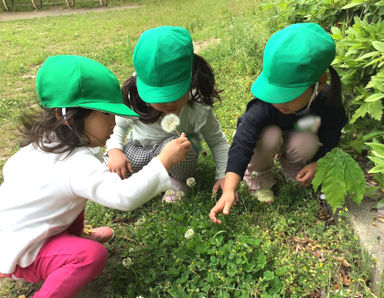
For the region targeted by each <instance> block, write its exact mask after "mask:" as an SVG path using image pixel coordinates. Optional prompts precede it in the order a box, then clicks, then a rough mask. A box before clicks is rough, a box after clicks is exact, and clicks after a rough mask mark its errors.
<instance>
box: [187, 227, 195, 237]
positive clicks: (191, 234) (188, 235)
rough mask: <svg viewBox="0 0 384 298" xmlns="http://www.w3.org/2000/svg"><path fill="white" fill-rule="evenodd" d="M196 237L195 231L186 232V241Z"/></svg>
mask: <svg viewBox="0 0 384 298" xmlns="http://www.w3.org/2000/svg"><path fill="white" fill-rule="evenodd" d="M194 235H195V232H194V231H193V229H188V230H187V231H186V232H185V234H184V237H185V239H191V238H192V237H193V236H194Z"/></svg>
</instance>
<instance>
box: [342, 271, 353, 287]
mask: <svg viewBox="0 0 384 298" xmlns="http://www.w3.org/2000/svg"><path fill="white" fill-rule="evenodd" d="M341 276H342V278H343V285H344V286H346V287H349V285H350V284H351V279H350V278H349V276H347V275H345V274H343V273H341Z"/></svg>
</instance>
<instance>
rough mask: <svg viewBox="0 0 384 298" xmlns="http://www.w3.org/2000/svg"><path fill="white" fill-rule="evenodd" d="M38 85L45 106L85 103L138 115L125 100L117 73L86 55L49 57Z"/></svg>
mask: <svg viewBox="0 0 384 298" xmlns="http://www.w3.org/2000/svg"><path fill="white" fill-rule="evenodd" d="M36 89H37V95H38V96H39V99H40V103H41V106H43V107H45V108H69V107H81V108H86V109H93V110H99V111H103V112H108V113H112V114H118V115H122V116H138V115H137V114H136V113H135V112H134V111H132V110H131V109H130V108H128V107H127V106H126V105H125V104H124V103H123V96H122V93H121V89H120V84H119V81H118V80H117V78H116V77H115V75H114V74H113V73H112V72H111V71H110V70H109V69H108V68H106V67H105V66H104V65H102V64H100V63H99V62H96V61H94V60H92V59H89V58H86V57H81V56H73V55H60V56H52V57H49V58H48V59H47V60H46V61H45V62H44V63H43V65H42V66H41V68H40V69H39V71H38V73H37V77H36Z"/></svg>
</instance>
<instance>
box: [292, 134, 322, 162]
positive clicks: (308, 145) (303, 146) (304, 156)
mask: <svg viewBox="0 0 384 298" xmlns="http://www.w3.org/2000/svg"><path fill="white" fill-rule="evenodd" d="M320 145H321V144H320V141H319V137H318V136H317V135H316V134H314V133H311V132H295V133H293V134H291V135H290V136H289V137H288V140H287V142H286V146H285V155H286V156H287V158H288V159H289V157H291V158H294V159H300V160H301V161H303V162H307V161H309V160H310V159H312V158H313V157H314V156H315V154H316V152H317V151H318V150H319V147H320Z"/></svg>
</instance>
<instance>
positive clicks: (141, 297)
mask: <svg viewBox="0 0 384 298" xmlns="http://www.w3.org/2000/svg"><path fill="white" fill-rule="evenodd" d="M136 298H144V297H143V296H141V295H140V296H136Z"/></svg>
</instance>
